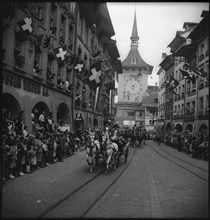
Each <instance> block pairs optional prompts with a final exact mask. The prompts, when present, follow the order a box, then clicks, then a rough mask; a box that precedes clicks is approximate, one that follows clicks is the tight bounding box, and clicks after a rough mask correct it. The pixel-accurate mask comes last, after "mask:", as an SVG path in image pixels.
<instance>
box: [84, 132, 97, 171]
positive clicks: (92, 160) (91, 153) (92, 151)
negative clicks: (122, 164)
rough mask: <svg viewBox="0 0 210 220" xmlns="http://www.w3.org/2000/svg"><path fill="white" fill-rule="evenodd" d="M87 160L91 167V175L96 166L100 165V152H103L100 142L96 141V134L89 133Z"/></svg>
mask: <svg viewBox="0 0 210 220" xmlns="http://www.w3.org/2000/svg"><path fill="white" fill-rule="evenodd" d="M86 146H87V147H86V160H87V163H88V164H89V165H90V166H91V168H90V173H92V172H93V169H94V168H95V165H96V164H97V163H98V159H99V158H98V155H97V154H98V152H100V150H101V146H100V142H99V141H98V140H95V133H94V132H89V136H88V141H87V143H86Z"/></svg>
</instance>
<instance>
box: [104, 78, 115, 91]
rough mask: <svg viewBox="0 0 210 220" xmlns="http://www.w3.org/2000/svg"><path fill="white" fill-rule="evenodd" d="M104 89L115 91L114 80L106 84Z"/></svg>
mask: <svg viewBox="0 0 210 220" xmlns="http://www.w3.org/2000/svg"><path fill="white" fill-rule="evenodd" d="M105 86H106V88H107V89H108V90H113V89H115V80H114V79H113V80H112V81H110V82H108V83H106V84H105Z"/></svg>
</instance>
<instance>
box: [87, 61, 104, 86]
mask: <svg viewBox="0 0 210 220" xmlns="http://www.w3.org/2000/svg"><path fill="white" fill-rule="evenodd" d="M88 84H89V87H90V89H95V88H97V87H99V86H100V84H101V61H100V60H99V61H98V62H97V63H95V64H93V65H92V66H91V67H90V75H89V77H88Z"/></svg>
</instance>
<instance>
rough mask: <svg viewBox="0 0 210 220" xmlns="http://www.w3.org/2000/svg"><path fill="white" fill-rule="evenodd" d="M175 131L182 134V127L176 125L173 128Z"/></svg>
mask: <svg viewBox="0 0 210 220" xmlns="http://www.w3.org/2000/svg"><path fill="white" fill-rule="evenodd" d="M175 130H176V131H177V132H182V126H181V125H180V124H177V125H176V126H175Z"/></svg>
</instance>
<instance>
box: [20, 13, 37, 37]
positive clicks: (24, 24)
mask: <svg viewBox="0 0 210 220" xmlns="http://www.w3.org/2000/svg"><path fill="white" fill-rule="evenodd" d="M17 24H18V26H19V27H20V30H21V31H22V32H24V34H26V35H30V34H31V33H32V31H33V30H32V26H31V24H32V19H31V18H30V17H27V18H24V19H23V20H22V21H19V22H18V23H17Z"/></svg>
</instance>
